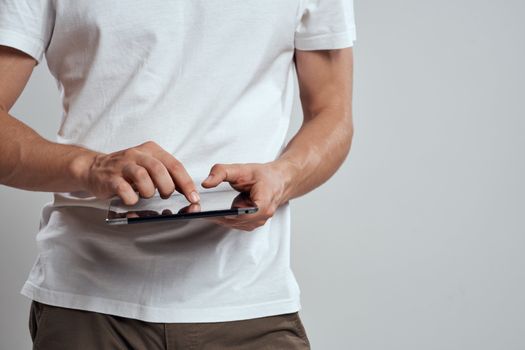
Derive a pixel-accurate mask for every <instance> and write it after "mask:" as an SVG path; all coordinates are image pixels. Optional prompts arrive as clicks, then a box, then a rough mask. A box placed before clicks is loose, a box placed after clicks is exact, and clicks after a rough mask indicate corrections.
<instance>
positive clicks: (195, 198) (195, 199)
mask: <svg viewBox="0 0 525 350" xmlns="http://www.w3.org/2000/svg"><path fill="white" fill-rule="evenodd" d="M190 198H191V201H192V202H198V201H200V200H201V197H200V196H199V194H198V193H197V192H195V191H193V192H192V193H191V194H190Z"/></svg>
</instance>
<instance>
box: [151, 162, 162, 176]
mask: <svg viewBox="0 0 525 350" xmlns="http://www.w3.org/2000/svg"><path fill="white" fill-rule="evenodd" d="M151 170H152V171H153V172H154V173H156V174H161V173H162V172H163V171H164V165H162V163H161V162H159V161H155V162H153V163H152V164H151Z"/></svg>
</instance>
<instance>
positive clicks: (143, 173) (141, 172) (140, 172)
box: [134, 167, 149, 181]
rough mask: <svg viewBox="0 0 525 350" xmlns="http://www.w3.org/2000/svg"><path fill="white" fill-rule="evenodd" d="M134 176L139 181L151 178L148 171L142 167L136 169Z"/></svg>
mask: <svg viewBox="0 0 525 350" xmlns="http://www.w3.org/2000/svg"><path fill="white" fill-rule="evenodd" d="M134 175H135V177H136V178H137V179H138V180H139V181H144V180H147V178H149V174H148V171H147V170H146V169H144V168H142V167H141V168H137V169H135V171H134Z"/></svg>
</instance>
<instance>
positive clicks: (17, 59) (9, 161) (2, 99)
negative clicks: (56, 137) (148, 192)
mask: <svg viewBox="0 0 525 350" xmlns="http://www.w3.org/2000/svg"><path fill="white" fill-rule="evenodd" d="M35 63H36V62H35V60H34V59H33V58H31V57H30V56H28V55H26V54H24V53H22V52H20V51H17V50H15V49H11V48H8V47H3V46H0V154H1V157H0V183H1V184H4V185H7V186H11V187H16V188H21V189H26V190H33V191H56V192H67V191H75V190H79V189H80V188H81V185H80V183H79V181H78V179H77V178H76V177H75V176H73V175H74V174H73V173H72V172H71V170H72V169H71V167H70V164H71V163H72V161H73V159H75V158H77V157H79V156H80V155H83V154H85V153H87V152H89V151H87V150H85V149H83V148H80V147H76V146H69V145H60V144H56V143H52V142H49V141H47V140H46V139H44V138H42V137H41V136H40V135H39V134H37V133H36V132H35V131H34V130H33V129H31V128H30V127H29V126H28V125H26V124H24V123H23V122H21V121H19V120H18V119H16V118H14V117H12V116H11V115H9V114H8V111H9V110H10V109H11V107H12V106H13V105H14V104H15V102H16V100H17V99H18V97H19V95H20V94H21V93H22V90H23V89H24V87H25V86H26V84H27V81H28V80H29V77H30V76H31V73H32V71H33V68H34V66H35Z"/></svg>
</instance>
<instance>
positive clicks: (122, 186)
mask: <svg viewBox="0 0 525 350" xmlns="http://www.w3.org/2000/svg"><path fill="white" fill-rule="evenodd" d="M114 188H115V192H117V193H123V192H126V191H127V189H128V185H127V183H125V182H124V181H119V182H116V183H115V184H114Z"/></svg>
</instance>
